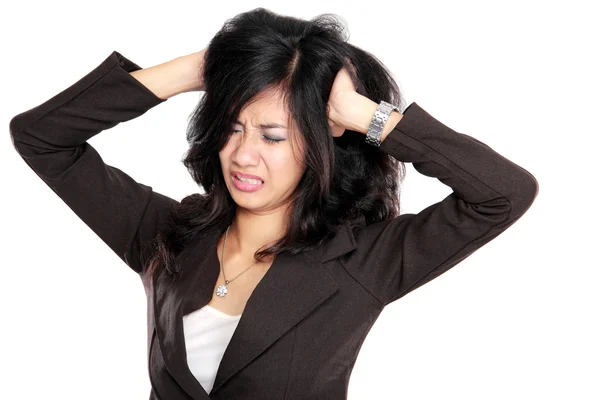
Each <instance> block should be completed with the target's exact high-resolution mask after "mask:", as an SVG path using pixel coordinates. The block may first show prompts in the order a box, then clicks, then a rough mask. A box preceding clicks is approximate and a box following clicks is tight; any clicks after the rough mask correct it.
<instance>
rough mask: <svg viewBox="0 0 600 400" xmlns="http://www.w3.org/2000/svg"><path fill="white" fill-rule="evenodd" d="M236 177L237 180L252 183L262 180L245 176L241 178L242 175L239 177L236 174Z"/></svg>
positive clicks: (256, 183)
mask: <svg viewBox="0 0 600 400" xmlns="http://www.w3.org/2000/svg"><path fill="white" fill-rule="evenodd" d="M236 178H237V179H238V180H240V181H242V182H246V183H252V184H255V185H258V184H260V183H262V181H259V180H258V179H246V178H242V177H239V176H236Z"/></svg>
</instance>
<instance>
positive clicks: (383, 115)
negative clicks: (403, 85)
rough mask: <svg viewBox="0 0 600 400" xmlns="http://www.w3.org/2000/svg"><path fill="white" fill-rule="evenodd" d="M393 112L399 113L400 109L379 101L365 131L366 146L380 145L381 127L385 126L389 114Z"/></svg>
mask: <svg viewBox="0 0 600 400" xmlns="http://www.w3.org/2000/svg"><path fill="white" fill-rule="evenodd" d="M394 110H396V111H398V112H400V109H399V108H398V107H397V106H395V105H393V104H390V103H388V102H386V101H383V100H381V102H380V103H379V106H378V107H377V110H375V114H373V119H372V120H371V125H369V130H368V131H367V137H366V139H365V141H366V142H367V143H368V144H370V145H371V146H375V147H379V146H380V145H381V134H382V133H383V127H384V126H385V124H386V122H387V120H388V118H389V116H390V114H391V113H392V111H394Z"/></svg>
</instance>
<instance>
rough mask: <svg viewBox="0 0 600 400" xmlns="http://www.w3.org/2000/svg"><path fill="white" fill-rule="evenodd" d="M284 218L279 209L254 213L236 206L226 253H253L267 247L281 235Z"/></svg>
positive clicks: (283, 227)
mask: <svg viewBox="0 0 600 400" xmlns="http://www.w3.org/2000/svg"><path fill="white" fill-rule="evenodd" d="M284 218H285V217H284V215H283V213H282V212H281V211H274V212H272V213H268V214H255V213H252V212H249V211H248V210H245V209H241V208H239V207H238V209H237V211H236V216H235V219H234V221H233V223H232V224H231V227H230V228H229V234H228V235H227V253H229V254H239V255H243V254H254V252H256V251H257V250H258V249H260V248H266V247H269V246H270V245H272V244H273V243H275V242H276V241H277V240H279V239H280V238H281V237H282V236H283V234H284V232H285V231H284V230H285V228H286V227H285V225H284V220H285V219H284Z"/></svg>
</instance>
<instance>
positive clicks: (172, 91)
mask: <svg viewBox="0 0 600 400" xmlns="http://www.w3.org/2000/svg"><path fill="white" fill-rule="evenodd" d="M205 52H206V49H203V50H202V51H199V52H196V53H192V54H188V55H186V56H181V57H177V58H175V59H173V60H170V61H167V62H164V63H162V64H158V65H155V66H153V67H150V68H144V69H138V70H136V71H132V72H130V74H131V76H133V77H134V78H135V79H137V80H138V81H139V82H140V83H141V84H142V85H144V86H146V87H147V88H148V89H150V90H151V91H152V92H153V93H154V94H155V95H156V96H157V97H159V98H161V99H164V100H166V99H168V98H170V97H173V96H175V95H178V94H180V93H184V92H190V91H196V90H204V84H203V81H202V67H203V64H204V53H205Z"/></svg>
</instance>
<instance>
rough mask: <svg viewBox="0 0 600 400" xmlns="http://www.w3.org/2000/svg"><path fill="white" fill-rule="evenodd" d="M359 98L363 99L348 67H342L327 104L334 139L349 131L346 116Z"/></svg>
mask: <svg viewBox="0 0 600 400" xmlns="http://www.w3.org/2000/svg"><path fill="white" fill-rule="evenodd" d="M348 61H349V60H348ZM351 65H352V64H351ZM352 68H353V67H352ZM357 97H362V95H360V94H359V93H358V92H357V91H356V87H355V86H354V83H353V82H352V78H351V77H350V74H349V72H348V70H347V69H346V67H342V68H341V69H340V70H339V72H338V73H337V75H336V76H335V79H334V81H333V86H332V87H331V93H330V94H329V101H328V103H327V117H328V119H329V126H330V127H331V134H332V135H333V136H334V137H339V136H342V135H343V134H344V131H345V130H346V129H348V127H347V124H346V123H345V122H344V114H345V113H347V112H348V110H349V107H350V106H351V105H352V104H353V102H354V101H355V100H356V98H357Z"/></svg>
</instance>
